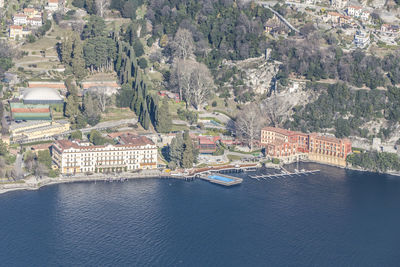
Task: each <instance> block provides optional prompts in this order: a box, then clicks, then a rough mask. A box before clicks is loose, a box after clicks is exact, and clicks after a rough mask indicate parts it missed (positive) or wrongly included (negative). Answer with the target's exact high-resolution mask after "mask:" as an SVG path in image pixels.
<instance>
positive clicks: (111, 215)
mask: <svg viewBox="0 0 400 267" xmlns="http://www.w3.org/2000/svg"><path fill="white" fill-rule="evenodd" d="M303 167H308V168H319V169H321V173H319V174H316V175H308V176H301V177H285V178H279V179H271V180H266V181H257V180H253V179H250V178H245V179H244V181H243V183H242V184H241V185H240V186H236V187H232V188H226V187H221V186H217V185H214V184H210V183H208V182H206V181H202V180H196V181H194V182H185V181H180V180H157V179H150V180H136V181H129V182H124V183H116V182H114V183H103V182H101V183H97V184H94V183H78V184H64V185H56V186H50V187H44V188H42V189H40V190H38V191H27V192H22V191H20V192H9V193H7V194H3V195H0V266H207V267H208V266H363V267H364V266H399V265H400V253H399V248H400V208H399V205H400V179H399V178H395V177H391V176H387V175H377V174H370V173H359V172H353V171H345V170H342V169H337V168H332V167H324V166H318V165H307V166H300V168H303Z"/></svg>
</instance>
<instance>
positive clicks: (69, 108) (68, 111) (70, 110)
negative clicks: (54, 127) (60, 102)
mask: <svg viewBox="0 0 400 267" xmlns="http://www.w3.org/2000/svg"><path fill="white" fill-rule="evenodd" d="M78 114H79V108H78V103H77V102H75V99H74V96H73V95H71V94H70V95H69V96H68V97H67V101H66V103H65V109H64V115H65V116H66V117H68V118H71V119H73V120H75V117H76V116H77V115H78Z"/></svg>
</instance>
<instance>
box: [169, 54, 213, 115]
mask: <svg viewBox="0 0 400 267" xmlns="http://www.w3.org/2000/svg"><path fill="white" fill-rule="evenodd" d="M171 85H173V86H174V87H176V88H177V89H178V91H179V95H180V97H181V100H182V99H183V100H185V102H186V107H187V106H188V105H193V106H194V107H195V108H196V109H197V110H199V109H201V107H202V105H203V104H204V102H205V101H206V100H207V97H208V95H209V94H210V90H211V89H212V88H213V87H214V82H213V78H212V76H211V73H210V71H209V70H208V68H207V66H206V65H204V64H203V63H198V62H196V61H194V60H184V59H177V60H175V62H174V67H173V71H172V77H171Z"/></svg>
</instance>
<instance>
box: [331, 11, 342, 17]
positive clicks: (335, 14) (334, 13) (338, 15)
mask: <svg viewBox="0 0 400 267" xmlns="http://www.w3.org/2000/svg"><path fill="white" fill-rule="evenodd" d="M328 15H331V16H335V17H340V16H341V15H340V14H339V13H337V12H328Z"/></svg>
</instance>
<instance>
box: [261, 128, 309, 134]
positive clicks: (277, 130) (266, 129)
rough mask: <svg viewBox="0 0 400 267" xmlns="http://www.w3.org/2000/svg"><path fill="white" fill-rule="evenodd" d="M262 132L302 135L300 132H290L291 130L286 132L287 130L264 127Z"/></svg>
mask: <svg viewBox="0 0 400 267" xmlns="http://www.w3.org/2000/svg"><path fill="white" fill-rule="evenodd" d="M262 130H263V131H270V132H275V133H280V134H283V135H295V134H301V133H299V132H295V131H289V130H286V129H282V128H276V127H264V128H263V129H262Z"/></svg>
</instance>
